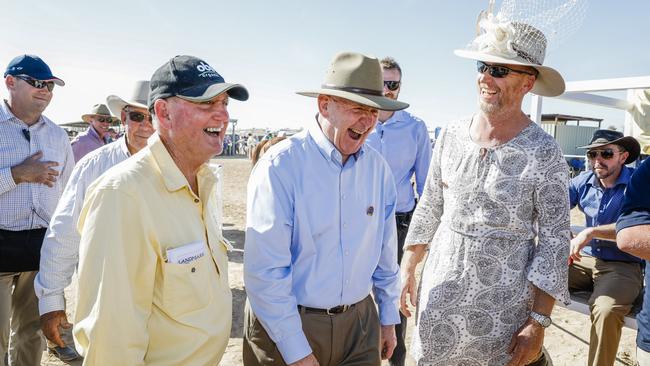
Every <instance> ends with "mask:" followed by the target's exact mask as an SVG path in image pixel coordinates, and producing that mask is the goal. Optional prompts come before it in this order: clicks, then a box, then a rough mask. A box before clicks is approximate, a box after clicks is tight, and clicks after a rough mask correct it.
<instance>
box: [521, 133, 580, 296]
mask: <svg viewBox="0 0 650 366" xmlns="http://www.w3.org/2000/svg"><path fill="white" fill-rule="evenodd" d="M547 153H548V154H549V156H552V158H551V159H549V161H545V162H539V164H537V169H540V170H542V171H543V172H544V174H542V175H541V176H540V180H539V181H538V183H537V184H536V185H535V192H534V195H533V205H534V212H533V215H534V216H533V220H535V221H536V224H537V230H538V232H537V239H538V241H537V244H536V246H535V250H534V254H533V261H532V263H531V265H530V266H529V269H528V275H527V278H528V281H530V282H531V283H532V284H533V285H535V287H537V288H539V289H540V290H542V291H544V292H546V293H547V294H549V295H550V296H552V297H554V298H555V299H556V300H557V301H560V302H562V303H564V304H569V303H570V300H569V288H568V270H569V266H568V260H569V243H570V238H571V237H570V233H569V226H570V218H569V192H568V187H569V167H568V166H567V163H566V161H565V160H564V157H563V156H562V152H561V150H560V148H559V147H557V146H553V147H549V149H548V151H547ZM542 155H543V154H542Z"/></svg>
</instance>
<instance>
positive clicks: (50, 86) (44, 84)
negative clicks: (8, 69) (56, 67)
mask: <svg viewBox="0 0 650 366" xmlns="http://www.w3.org/2000/svg"><path fill="white" fill-rule="evenodd" d="M15 77H16V78H18V79H20V80H22V81H24V82H26V83H27V84H29V85H31V86H33V87H34V88H36V89H43V88H47V90H48V91H50V92H51V91H52V90H54V81H43V80H38V79H34V78H33V77H31V76H27V75H15Z"/></svg>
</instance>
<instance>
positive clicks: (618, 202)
mask: <svg viewBox="0 0 650 366" xmlns="http://www.w3.org/2000/svg"><path fill="white" fill-rule="evenodd" d="M582 148H585V149H588V150H587V159H588V161H589V166H590V168H591V170H589V171H586V172H584V173H583V174H580V175H579V176H577V177H575V178H573V179H572V180H571V184H570V186H569V196H570V201H571V207H572V208H573V207H575V206H576V205H577V206H578V207H579V208H580V211H582V212H583V213H584V214H585V218H586V223H587V225H586V226H587V228H585V229H584V230H582V231H581V232H580V233H578V234H577V235H576V237H575V238H574V239H573V240H572V241H571V257H570V261H572V262H573V263H572V264H571V266H570V268H569V288H570V289H571V290H580V291H590V290H592V291H593V292H592V295H591V297H590V298H589V307H590V310H591V334H590V338H589V359H588V362H587V364H588V365H608V366H609V365H613V364H614V361H615V359H616V351H617V349H618V343H619V341H620V338H621V329H622V327H623V322H624V317H625V315H626V314H627V313H628V312H629V311H630V310H631V309H632V305H633V304H634V300H635V299H636V297H637V296H638V294H639V291H640V290H641V287H642V285H643V279H642V276H641V259H639V258H637V257H635V256H632V255H629V254H627V253H624V252H622V251H621V250H619V249H618V248H617V247H616V243H615V242H614V240H615V238H614V237H611V235H607V234H606V232H607V231H608V230H607V228H609V227H612V226H613V223H615V222H616V220H617V219H618V217H619V215H620V213H621V208H622V205H623V195H624V192H625V188H626V187H627V185H628V182H629V181H630V178H631V176H632V173H633V171H634V169H632V168H628V167H627V166H625V164H629V163H631V162H633V161H635V160H636V159H637V158H638V156H639V153H640V150H641V147H640V145H639V143H638V141H636V139H634V137H631V136H626V137H624V136H623V134H622V133H621V132H618V131H612V130H597V131H596V132H594V135H593V137H592V139H591V142H590V144H589V145H587V146H583V147H582Z"/></svg>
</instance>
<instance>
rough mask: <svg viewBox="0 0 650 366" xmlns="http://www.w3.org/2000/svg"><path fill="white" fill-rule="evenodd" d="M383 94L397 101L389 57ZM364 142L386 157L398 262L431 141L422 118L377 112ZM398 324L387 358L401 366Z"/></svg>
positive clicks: (397, 83) (402, 330)
mask: <svg viewBox="0 0 650 366" xmlns="http://www.w3.org/2000/svg"><path fill="white" fill-rule="evenodd" d="M380 63H381V68H382V74H383V77H384V90H383V92H384V96H385V97H386V98H390V99H393V100H397V97H398V96H399V92H400V90H401V86H402V68H401V67H400V66H399V64H398V63H397V61H395V60H394V59H393V58H391V57H386V58H384V59H382V60H381V62H380ZM367 144H368V145H369V146H371V147H372V148H374V149H375V150H377V151H378V152H379V153H380V154H381V156H383V157H384V159H386V162H387V163H388V166H390V170H391V171H392V172H393V177H394V178H395V188H396V189H397V205H396V207H395V211H396V213H395V219H396V220H397V263H398V264H399V262H401V261H402V254H403V253H404V252H403V250H402V246H403V245H404V239H406V233H407V232H408V229H409V224H410V222H411V216H412V215H413V210H415V194H414V192H413V184H412V183H411V179H412V178H413V177H414V176H415V186H416V189H417V193H418V197H420V196H421V195H422V190H423V189H424V183H425V181H426V180H427V172H428V171H429V163H430V162H431V154H432V148H431V140H430V139H429V132H428V131H427V126H426V124H424V121H422V120H421V119H419V118H417V117H415V116H413V115H412V114H410V113H409V112H407V111H404V110H401V111H379V118H378V123H377V126H375V130H374V131H373V132H372V133H371V134H370V136H368V140H367ZM400 319H401V324H397V325H395V334H396V335H397V346H396V347H395V351H394V352H393V357H391V358H390V364H391V365H393V366H403V365H404V362H405V359H406V346H405V345H404V338H405V337H406V317H405V316H404V315H403V314H401V313H400Z"/></svg>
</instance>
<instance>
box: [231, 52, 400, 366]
mask: <svg viewBox="0 0 650 366" xmlns="http://www.w3.org/2000/svg"><path fill="white" fill-rule="evenodd" d="M299 94H302V95H306V96H310V97H317V98H318V114H317V116H316V121H313V122H312V124H311V125H310V127H309V128H308V129H307V130H306V131H303V132H302V133H299V134H297V135H294V136H292V137H291V138H289V139H287V140H285V141H282V142H280V143H278V144H277V145H275V146H273V147H272V148H271V149H269V150H268V151H267V152H266V153H265V155H263V156H262V157H261V159H260V160H259V161H258V162H257V164H256V165H255V167H254V168H253V171H252V173H251V177H250V180H249V185H248V208H247V229H246V244H245V251H244V281H245V284H246V292H247V294H248V299H249V304H250V306H247V308H246V315H245V325H244V329H245V331H244V333H245V334H244V350H243V353H244V354H243V360H244V365H285V364H290V365H349V364H355V365H356V364H363V365H379V364H380V363H381V359H382V358H383V359H386V358H388V357H390V356H391V354H392V352H393V349H394V347H395V343H396V339H395V332H394V324H397V323H399V321H400V319H399V312H398V306H397V301H398V297H399V278H398V276H399V267H398V265H397V254H396V227H395V203H396V201H395V200H396V192H395V184H394V180H393V176H392V174H391V173H390V167H389V166H388V165H387V164H386V162H385V160H384V159H382V158H381V156H380V155H379V154H378V153H377V152H376V151H375V150H373V149H369V148H367V147H364V146H363V144H364V141H365V140H366V137H367V136H368V135H369V134H370V132H371V131H372V130H373V128H374V126H375V123H376V120H377V115H378V110H379V109H382V110H393V111H394V110H400V109H404V108H406V107H408V104H406V103H402V102H399V101H396V100H393V99H389V98H385V97H384V96H383V95H382V76H381V67H380V65H379V61H378V60H377V59H376V58H371V57H367V56H364V55H361V54H358V53H341V54H339V55H337V56H336V57H335V59H334V61H333V62H332V64H331V65H330V68H329V70H328V72H327V73H326V77H325V81H324V83H323V85H322V88H321V89H320V90H318V91H313V92H301V93H299ZM371 290H372V291H373V293H374V300H375V302H376V303H377V305H378V308H379V314H377V310H376V306H375V302H373V299H372V297H370V292H371Z"/></svg>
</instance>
